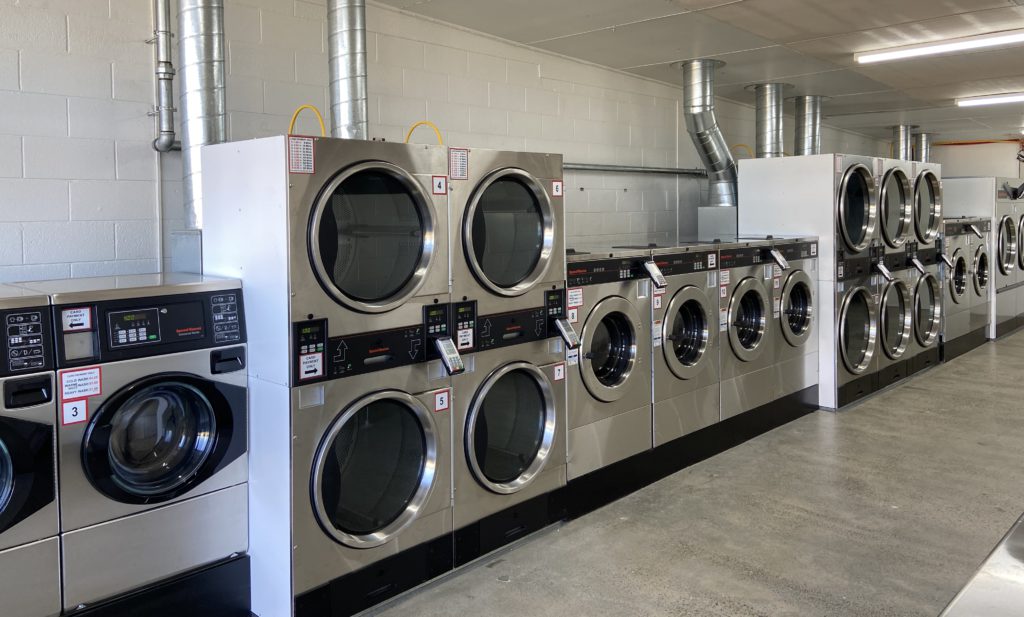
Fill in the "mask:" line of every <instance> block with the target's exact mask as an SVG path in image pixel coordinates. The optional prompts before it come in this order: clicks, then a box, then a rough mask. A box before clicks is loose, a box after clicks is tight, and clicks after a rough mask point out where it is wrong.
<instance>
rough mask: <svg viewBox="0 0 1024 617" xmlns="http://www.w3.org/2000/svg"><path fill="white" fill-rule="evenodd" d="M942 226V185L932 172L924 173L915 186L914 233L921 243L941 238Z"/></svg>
mask: <svg viewBox="0 0 1024 617" xmlns="http://www.w3.org/2000/svg"><path fill="white" fill-rule="evenodd" d="M941 225H942V183H940V182H939V178H938V176H936V175H935V174H934V173H932V172H931V171H927V170H926V171H923V172H921V174H920V175H919V176H918V177H917V182H916V183H915V186H914V231H915V232H916V233H917V239H918V240H920V241H921V242H932V241H934V240H935V238H937V237H939V227H940V226H941Z"/></svg>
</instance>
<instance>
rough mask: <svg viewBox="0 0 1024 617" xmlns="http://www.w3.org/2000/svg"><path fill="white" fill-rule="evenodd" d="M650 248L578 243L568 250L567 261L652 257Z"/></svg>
mask: <svg viewBox="0 0 1024 617" xmlns="http://www.w3.org/2000/svg"><path fill="white" fill-rule="evenodd" d="M650 255H651V249H650V248H639V247H627V246H621V247H620V246H609V245H608V244H601V243H594V244H587V243H576V245H575V246H573V247H570V248H568V249H566V251H565V259H566V261H569V262H578V261H595V260H599V259H623V258H627V259H628V258H630V257H650Z"/></svg>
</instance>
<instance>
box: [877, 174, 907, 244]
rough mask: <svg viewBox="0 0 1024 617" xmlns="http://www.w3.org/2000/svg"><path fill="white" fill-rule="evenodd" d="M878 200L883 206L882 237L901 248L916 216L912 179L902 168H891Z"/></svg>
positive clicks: (881, 215)
mask: <svg viewBox="0 0 1024 617" xmlns="http://www.w3.org/2000/svg"><path fill="white" fill-rule="evenodd" d="M878 201H879V204H880V206H881V213H880V217H881V229H882V239H883V240H884V241H885V243H886V245H888V246H890V247H892V248H899V247H901V246H903V244H904V243H905V242H906V241H907V234H908V232H909V231H910V226H911V225H912V222H911V221H912V219H913V216H914V204H913V197H912V191H911V188H910V179H909V178H907V174H905V173H903V170H902V169H891V170H889V172H888V173H886V174H885V179H884V180H882V194H881V197H880V199H879V200H878Z"/></svg>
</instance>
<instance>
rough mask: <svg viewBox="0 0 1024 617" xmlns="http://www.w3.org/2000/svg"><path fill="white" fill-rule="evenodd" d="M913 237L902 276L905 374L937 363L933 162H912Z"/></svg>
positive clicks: (937, 219)
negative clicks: (909, 305)
mask: <svg viewBox="0 0 1024 617" xmlns="http://www.w3.org/2000/svg"><path fill="white" fill-rule="evenodd" d="M914 178H915V180H914V238H913V241H912V242H911V246H910V250H909V251H908V255H907V256H908V258H909V265H910V267H908V268H907V269H906V270H904V273H905V274H906V277H907V278H906V280H907V283H908V285H909V286H910V288H911V289H912V290H913V298H914V301H913V302H914V303H913V317H914V336H913V338H912V339H911V347H910V357H909V361H910V364H909V373H910V374H911V375H912V374H914V373H916V372H918V371H921V370H924V369H926V368H930V367H932V366H935V365H937V364H938V363H939V361H940V356H941V354H940V351H939V337H940V335H941V333H942V286H941V284H940V282H939V275H940V271H939V269H940V266H941V259H940V257H939V256H940V254H941V248H942V232H943V225H942V220H943V211H942V170H941V167H940V166H939V165H938V164H935V163H914Z"/></svg>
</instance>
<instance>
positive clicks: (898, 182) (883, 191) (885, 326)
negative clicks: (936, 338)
mask: <svg viewBox="0 0 1024 617" xmlns="http://www.w3.org/2000/svg"><path fill="white" fill-rule="evenodd" d="M913 166H914V164H913V163H912V162H910V161H900V160H894V159H884V160H883V161H882V170H883V173H882V178H881V181H880V183H879V199H878V231H879V239H880V241H881V242H880V244H881V246H882V251H881V253H880V255H879V258H878V261H879V265H878V266H877V267H876V270H877V271H878V273H879V275H880V278H879V279H878V285H877V289H878V297H879V306H878V352H877V358H878V360H877V362H878V367H877V368H878V370H877V378H876V379H877V382H878V383H877V386H878V388H885V387H888V386H890V385H892V384H895V383H898V382H900V381H902V380H903V379H906V377H907V376H908V375H910V373H911V364H910V362H909V360H910V357H911V355H912V354H911V351H910V350H911V344H912V343H911V339H912V338H913V337H914V313H913V305H914V296H913V289H912V288H911V287H910V282H909V281H908V280H907V279H908V277H907V269H908V268H911V267H913V265H912V263H911V261H910V259H911V255H912V254H913V249H914V247H915V243H916V239H917V235H916V233H915V231H914V189H913V182H914V167H913Z"/></svg>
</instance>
